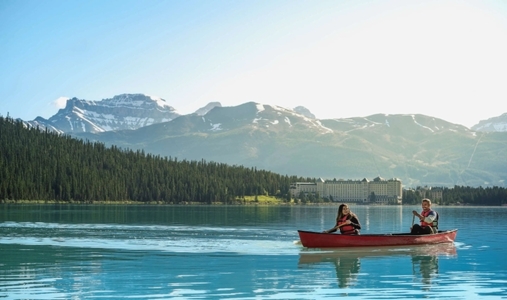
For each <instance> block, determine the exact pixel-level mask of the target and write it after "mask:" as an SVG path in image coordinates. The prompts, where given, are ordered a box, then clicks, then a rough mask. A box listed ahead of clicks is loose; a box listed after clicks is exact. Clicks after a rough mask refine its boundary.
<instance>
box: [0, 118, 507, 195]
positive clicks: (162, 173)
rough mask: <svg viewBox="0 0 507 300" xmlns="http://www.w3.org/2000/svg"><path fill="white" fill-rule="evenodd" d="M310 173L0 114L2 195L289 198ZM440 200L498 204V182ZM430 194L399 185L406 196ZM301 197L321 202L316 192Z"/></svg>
mask: <svg viewBox="0 0 507 300" xmlns="http://www.w3.org/2000/svg"><path fill="white" fill-rule="evenodd" d="M296 181H306V182H311V181H315V178H300V177H296V176H288V175H285V176H282V175H279V174H275V173H272V172H269V171H264V170H257V169H256V168H246V167H243V166H229V165H226V164H222V163H215V162H206V161H204V160H201V161H186V160H183V161H178V159H177V158H167V157H160V156H154V155H151V154H146V153H144V152H143V151H132V150H125V149H120V148H118V147H115V146H112V147H110V148H107V147H106V146H105V145H104V144H102V143H96V142H95V143H93V142H89V141H82V140H78V139H74V138H72V137H70V136H66V135H59V134H56V133H52V132H48V131H41V130H39V129H36V128H27V127H26V126H25V125H24V124H23V122H21V121H17V120H13V119H11V118H8V117H7V118H3V117H1V116H0V202H4V201H5V200H39V201H40V200H45V201H61V202H77V203H80V202H81V203H90V202H94V201H108V202H127V201H134V202H141V203H151V202H157V203H167V204H169V203H171V204H180V203H189V202H191V203H203V204H210V203H214V202H222V203H231V204H232V203H238V201H239V202H241V199H243V198H244V197H246V196H260V195H268V196H275V197H277V198H280V199H282V200H283V201H289V200H290V193H289V186H290V183H293V182H296ZM442 189H443V196H442V199H440V200H438V201H436V203H438V204H440V205H456V204H462V205H504V204H507V189H505V188H502V187H492V188H489V187H488V188H482V187H479V188H473V187H463V186H455V187H453V188H442ZM424 197H428V195H422V194H420V193H418V192H417V191H412V190H404V192H403V203H404V204H419V203H420V201H421V199H422V198H424ZM301 200H303V201H302V203H309V202H310V203H311V202H327V200H326V199H322V198H320V197H318V196H316V195H313V196H312V195H310V196H309V197H305V199H301Z"/></svg>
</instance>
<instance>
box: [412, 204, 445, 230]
mask: <svg viewBox="0 0 507 300" xmlns="http://www.w3.org/2000/svg"><path fill="white" fill-rule="evenodd" d="M421 206H422V209H423V210H422V212H421V213H418V212H417V211H415V210H413V211H412V214H413V215H414V216H416V217H418V218H419V220H420V224H413V225H412V227H411V228H410V233H411V234H431V233H437V232H438V214H437V212H436V211H434V210H432V209H431V200H430V199H427V198H424V199H422V203H421Z"/></svg>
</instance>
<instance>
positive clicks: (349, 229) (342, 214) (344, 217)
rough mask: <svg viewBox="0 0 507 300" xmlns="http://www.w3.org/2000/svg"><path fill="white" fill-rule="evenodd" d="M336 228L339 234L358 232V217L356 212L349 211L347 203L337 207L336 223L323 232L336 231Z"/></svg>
mask: <svg viewBox="0 0 507 300" xmlns="http://www.w3.org/2000/svg"><path fill="white" fill-rule="evenodd" d="M338 229H340V232H341V234H359V230H361V224H360V223H359V218H358V217H357V216H356V214H354V213H353V212H351V211H350V209H349V206H348V205H347V204H341V205H340V207H338V215H337V216H336V225H335V226H334V227H333V228H331V229H329V230H325V231H324V232H325V233H331V232H335V231H337V230H338Z"/></svg>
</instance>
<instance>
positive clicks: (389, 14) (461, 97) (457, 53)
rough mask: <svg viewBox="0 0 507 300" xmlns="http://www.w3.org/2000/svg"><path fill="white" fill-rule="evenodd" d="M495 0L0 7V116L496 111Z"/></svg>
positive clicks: (470, 117)
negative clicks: (88, 104)
mask: <svg viewBox="0 0 507 300" xmlns="http://www.w3.org/2000/svg"><path fill="white" fill-rule="evenodd" d="M506 53H507V2H506V1H501V0H498V1H487V0H485V1H466V0H463V1H450V0H436V1H404V0H400V1H387V0H386V1H363V0H357V1H338V0H334V1H324V0H313V1H300V0H288V1H281V0H280V1H277V0H270V1H262V0H255V1H254V0H236V1H219V0H217V1H211V0H205V1H194V0H187V1H176V0H175V1H155V0H146V1H141V0H138V1H133V0H118V1H116V0H106V1H103V0H101V1H94V0H91V1H89V0H80V1H76V0H65V1H64V0H62V1H59V0H48V1H40V0H2V1H0V78H1V81H0V115H3V116H6V115H7V114H9V115H10V116H11V117H13V118H21V119H23V120H33V119H35V118H36V117H37V116H42V117H44V118H49V117H50V116H52V115H54V114H55V113H56V112H57V111H58V109H59V108H61V107H62V105H64V104H65V99H66V98H71V97H77V98H79V99H86V100H102V99H107V98H112V97H113V96H115V95H119V94H124V93H142V94H147V95H151V96H157V97H161V98H163V99H165V100H166V101H167V102H168V103H169V104H170V105H171V106H173V107H174V108H175V109H177V110H178V111H179V112H180V113H183V114H186V113H191V112H193V111H195V110H197V109H198V108H200V107H202V106H205V105H206V104H207V103H209V102H211V101H219V102H221V103H222V105H223V106H234V105H239V104H242V103H245V102H249V101H255V102H259V103H263V104H273V105H279V106H282V107H287V108H294V107H296V106H300V105H302V106H305V107H307V108H308V109H310V111H311V112H312V113H314V114H315V115H316V116H317V117H318V118H321V119H324V118H346V117H361V116H368V115H371V114H375V113H386V114H415V113H421V114H426V115H429V116H434V117H437V118H441V119H444V120H446V121H449V122H453V123H457V124H462V125H465V126H468V127H471V126H473V125H475V124H477V123H478V122H479V121H480V120H483V119H487V118H490V117H495V116H499V115H501V114H503V113H506V112H507V88H506V82H507V55H506Z"/></svg>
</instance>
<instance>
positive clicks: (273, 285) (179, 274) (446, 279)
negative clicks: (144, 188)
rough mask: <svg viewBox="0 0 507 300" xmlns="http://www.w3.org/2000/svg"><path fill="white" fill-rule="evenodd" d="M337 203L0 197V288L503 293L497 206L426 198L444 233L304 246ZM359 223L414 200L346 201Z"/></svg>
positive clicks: (202, 293)
mask: <svg viewBox="0 0 507 300" xmlns="http://www.w3.org/2000/svg"><path fill="white" fill-rule="evenodd" d="M337 208H338V207H337V206H319V207H313V206H291V207H278V206H113V205H110V206H101V205H81V206H80V205H5V204H4V205H0V298H2V299H336V298H338V297H347V298H350V299H407V298H433V299H443V298H446V299H502V298H504V299H505V298H507V257H506V256H507V251H506V250H505V241H506V235H507V208H504V207H436V209H437V211H438V212H439V213H440V215H441V218H440V229H451V228H458V235H457V238H456V242H455V243H454V244H447V245H445V244H443V245H437V246H431V247H398V248H376V249H375V248H366V249H364V250H357V249H356V250H354V251H351V250H347V249H344V250H319V249H306V248H304V247H302V246H301V245H300V243H298V240H299V238H298V235H297V229H303V230H314V231H322V230H324V229H329V228H331V227H333V225H334V219H335V216H336V211H337ZM351 209H352V211H353V212H355V213H356V214H357V215H358V216H359V219H360V221H361V224H362V227H363V229H362V233H363V234H364V233H388V232H407V231H408V229H409V227H410V226H411V224H412V214H411V211H412V210H413V209H416V210H418V211H419V210H420V206H354V205H351Z"/></svg>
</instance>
